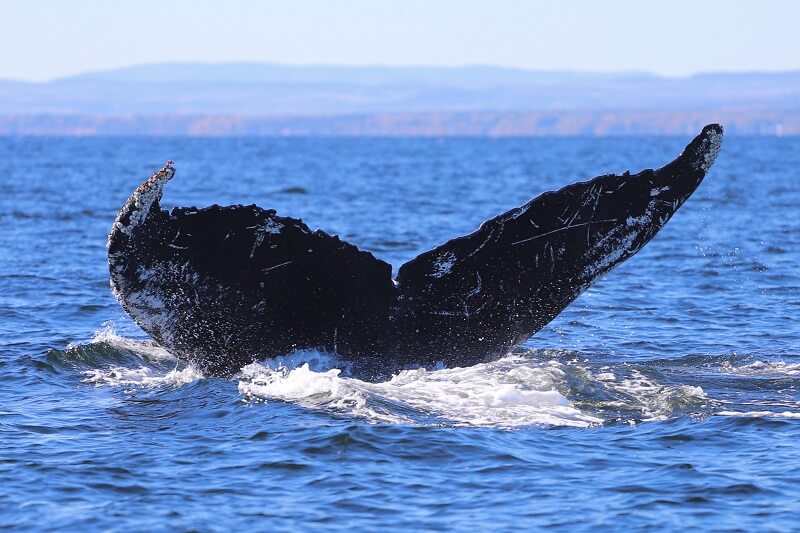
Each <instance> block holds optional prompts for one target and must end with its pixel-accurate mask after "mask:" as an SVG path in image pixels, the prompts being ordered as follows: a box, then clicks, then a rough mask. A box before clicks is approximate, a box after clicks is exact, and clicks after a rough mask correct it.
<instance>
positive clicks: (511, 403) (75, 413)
mask: <svg viewBox="0 0 800 533" xmlns="http://www.w3.org/2000/svg"><path fill="white" fill-rule="evenodd" d="M690 137H691V135H688V134H687V136H686V138H630V139H622V138H619V139H589V138H587V139H548V138H544V139H502V140H499V139H498V140H488V139H311V138H309V139H263V138H258V139H256V138H253V139H248V138H243V139H189V138H174V139H172V138H131V139H125V138H106V139H102V138H72V139H60V138H24V139H13V138H5V139H0V529H5V528H14V527H15V526H16V527H19V528H21V529H43V530H68V529H77V528H82V529H92V530H94V529H102V530H110V531H116V530H119V531H131V530H137V531H141V530H175V529H178V530H200V531H216V530H219V531H224V530H229V529H234V528H245V527H247V528H251V529H257V530H267V531H281V530H301V529H330V530H352V529H367V530H373V529H379V528H381V529H409V528H411V529H422V530H440V529H441V530H482V529H492V530H511V529H516V528H520V527H526V528H533V527H544V526H555V527H557V528H560V529H565V530H570V531H573V530H594V529H596V528H598V527H601V528H607V529H622V528H637V529H639V528H645V527H648V526H651V527H660V528H667V529H678V528H681V529H683V528H692V527H695V528H700V529H703V530H732V529H741V530H752V529H758V530H789V529H797V528H798V527H800V270H798V267H797V265H798V260H800V210H798V203H800V170H798V169H800V139H799V138H741V137H740V138H735V137H733V138H729V139H726V141H725V143H724V146H723V149H722V152H721V154H720V157H719V159H718V160H717V163H716V165H715V166H714V167H713V168H712V170H711V172H710V174H709V175H708V177H707V178H706V180H705V182H704V183H703V184H702V185H701V186H700V188H699V189H698V191H697V192H696V193H695V194H694V196H693V197H692V198H691V199H690V200H689V201H688V202H687V203H686V205H685V206H684V207H683V208H681V210H680V211H679V212H678V213H677V215H676V216H675V217H674V218H673V219H672V221H670V222H669V224H667V226H666V227H665V228H664V229H663V230H662V231H661V233H660V234H659V235H658V236H657V237H656V238H655V239H654V240H653V241H652V242H651V243H650V244H648V245H647V246H646V247H645V249H644V250H643V251H642V252H640V253H639V254H638V255H637V256H635V257H634V258H632V259H631V260H629V261H628V262H626V263H625V264H623V265H622V266H620V267H619V268H617V269H616V270H614V271H612V272H611V273H609V274H608V275H606V276H605V277H604V278H603V279H601V280H600V281H599V282H598V283H597V284H596V285H594V286H593V287H592V288H590V289H589V290H588V291H587V292H586V293H585V294H584V295H582V296H581V297H580V298H579V299H578V300H577V301H576V302H575V303H574V304H573V305H572V306H570V307H569V308H568V309H567V310H566V311H565V312H564V313H562V314H561V315H560V316H559V317H558V318H557V319H556V320H555V321H553V322H552V323H551V324H550V325H549V326H548V327H547V328H546V329H544V330H543V331H541V332H539V333H538V334H537V335H536V336H534V337H533V338H531V339H530V340H529V341H528V342H527V343H526V345H525V346H524V348H523V349H520V350H517V351H515V353H513V354H510V355H509V356H507V357H505V358H503V359H501V360H500V361H496V362H493V363H487V364H482V365H478V366H476V367H472V368H466V369H435V370H428V371H424V370H416V371H406V372H402V373H400V374H397V375H395V376H394V377H393V378H392V379H391V380H390V381H387V382H384V383H366V382H362V381H359V380H357V379H354V378H350V377H347V376H346V375H345V374H341V373H339V372H338V370H337V368H338V367H340V366H341V362H339V361H336V360H332V359H330V358H327V357H325V356H323V355H321V354H314V353H306V354H296V355H295V356H293V357H289V358H285V359H284V360H281V361H271V362H265V363H264V364H255V365H250V366H248V367H246V368H244V369H243V370H242V372H241V373H240V374H239V375H238V376H236V377H235V378H233V379H230V380H226V379H216V378H205V377H203V376H202V374H200V373H199V372H197V371H196V370H194V369H192V368H191V367H187V366H186V365H185V364H184V363H182V362H181V361H179V360H177V359H175V358H174V357H172V356H171V355H170V354H168V353H166V352H165V351H163V350H161V349H160V348H158V347H157V346H154V345H153V344H152V343H151V342H150V341H148V340H147V338H146V336H145V335H144V334H143V333H142V332H141V331H140V330H139V329H138V328H137V327H136V326H135V325H134V324H132V322H131V321H130V320H129V319H127V318H126V317H125V315H124V313H123V311H122V309H121V308H120V307H119V305H118V304H117V303H116V301H115V300H114V298H113V297H112V295H111V293H110V291H109V288H108V273H107V266H106V251H105V242H106V234H107V232H108V230H109V227H110V225H111V222H112V220H113V218H114V216H115V214H116V211H117V209H118V208H119V207H120V206H121V205H122V203H123V202H124V200H125V199H126V198H127V197H128V195H129V194H130V192H131V191H132V190H133V189H134V188H135V187H136V186H137V185H138V183H139V182H140V181H141V180H143V179H144V178H146V177H148V176H149V175H150V174H151V173H152V172H153V171H154V170H156V169H158V168H160V167H161V165H163V163H164V161H165V160H166V159H174V160H175V162H176V168H177V174H176V177H175V179H174V180H173V181H172V182H171V183H170V184H169V186H168V187H167V189H166V193H165V198H164V201H163V204H164V205H165V206H172V205H198V206H205V205H209V204H212V203H219V204H223V205H224V204H232V203H243V204H248V203H257V204H259V205H261V206H262V207H272V208H276V209H277V210H278V213H279V214H284V215H292V216H296V217H301V218H303V220H304V221H305V222H307V223H308V224H309V225H310V226H312V227H319V228H322V229H324V230H326V231H329V232H332V233H338V234H339V235H341V236H342V237H343V238H345V239H346V240H348V241H350V242H353V243H355V244H357V245H358V246H359V247H361V248H363V249H367V250H371V251H373V252H374V253H375V254H376V255H377V256H378V257H380V258H382V259H385V260H387V261H389V262H391V263H392V264H393V265H395V268H396V267H398V266H399V265H400V264H402V263H403V262H405V261H407V260H409V259H411V258H413V257H414V256H415V255H416V254H418V253H420V252H422V251H424V250H427V249H429V248H431V247H432V246H434V245H436V244H438V243H441V242H443V241H445V240H447V239H449V238H451V237H453V236H456V235H460V234H465V233H468V232H470V231H472V230H473V229H474V228H475V227H477V225H478V224H479V223H480V222H481V221H483V220H484V219H486V218H488V217H490V216H492V215H495V214H497V213H499V212H501V211H504V210H506V209H508V208H510V207H513V206H516V205H519V204H522V203H524V202H525V201H527V200H528V199H530V198H531V197H533V196H535V195H537V194H539V193H541V192H544V191H546V190H550V189H554V188H557V187H560V186H562V185H565V184H567V183H571V182H573V181H577V180H584V179H587V178H590V177H593V176H596V175H599V174H602V173H606V172H621V171H625V170H632V171H634V172H636V171H638V170H640V169H643V168H648V167H654V166H660V165H662V164H664V163H666V162H668V161H669V160H671V159H672V158H673V157H674V156H676V155H677V154H678V153H679V152H680V151H681V150H682V148H683V146H684V145H685V144H686V143H687V142H688V141H689V140H690ZM306 364H307V366H306Z"/></svg>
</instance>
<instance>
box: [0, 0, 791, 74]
mask: <svg viewBox="0 0 800 533" xmlns="http://www.w3.org/2000/svg"><path fill="white" fill-rule="evenodd" d="M798 21H800V1H795V0H759V1H745V0H669V1H662V0H659V1H656V0H638V1H637V0H559V1H553V0H550V1H538V0H485V1H475V0H396V1H388V0H335V1H334V0H279V1H256V0H252V1H247V0H225V1H211V0H191V1H187V0H136V1H127V0H116V1H108V0H69V1H66V0H0V78H5V79H18V80H27V81H45V80H49V79H53V78H58V77H62V76H67V75H71V74H76V73H80V72H86V71H92V70H105V69H113V68H117V67H123V66H129V65H136V64H143V63H157V62H174V61H201V62H226V61H254V62H268V63H284V64H339V65H415V66H419V65H430V66H456V65H476V64H477V65H498V66H508V67H520V68H527V69H547V70H579V71H604V72H618V71H648V72H653V73H656V74H662V75H667V76H686V75H690V74H693V73H697V72H708V71H754V70H759V71H777V70H792V69H800V31H798V28H797V24H798Z"/></svg>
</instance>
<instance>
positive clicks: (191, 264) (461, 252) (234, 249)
mask: <svg viewBox="0 0 800 533" xmlns="http://www.w3.org/2000/svg"><path fill="white" fill-rule="evenodd" d="M721 136H722V128H721V127H720V126H718V125H710V126H706V127H705V128H704V129H703V131H702V132H701V133H700V135H698V136H697V137H696V138H695V139H694V140H693V141H692V142H691V143H690V144H689V145H688V146H687V148H686V149H685V150H684V152H683V153H682V154H681V155H680V156H679V157H678V158H677V159H675V160H674V161H672V162H671V163H669V164H667V165H665V166H664V167H662V168H660V169H658V170H644V171H642V172H640V173H638V174H635V175H631V174H628V173H625V174H623V175H606V176H600V177H597V178H594V179H592V180H589V181H586V182H581V183H575V184H572V185H568V186H566V187H564V188H562V189H560V190H558V191H555V192H548V193H545V194H542V195H541V196H539V197H537V198H535V199H534V200H531V201H530V202H529V203H527V204H525V205H524V206H522V207H520V208H517V209H512V210H511V211H509V212H507V213H504V214H502V215H499V216H497V217H495V218H492V219H490V220H487V221H486V222H484V223H483V224H482V225H481V226H480V228H478V229H477V230H476V231H475V232H473V233H471V234H469V235H467V236H464V237H459V238H456V239H453V240H451V241H448V242H446V243H444V244H442V245H441V246H438V247H436V248H434V249H433V250H430V251H428V252H425V253H423V254H421V255H419V256H418V257H416V258H415V259H413V260H412V261H409V262H408V263H406V264H404V265H403V266H401V267H400V269H399V272H398V275H397V278H396V280H392V277H391V276H392V268H391V266H390V265H389V264H387V263H385V262H383V261H381V260H379V259H376V258H375V257H374V256H373V255H372V254H371V253H369V252H365V251H360V250H359V249H358V248H356V247H355V246H353V245H351V244H348V243H346V242H343V241H341V240H340V239H339V238H338V237H337V236H332V235H329V234H327V233H325V232H322V231H319V230H316V231H314V230H311V229H309V228H308V227H307V226H306V225H305V224H304V223H303V222H302V221H300V220H297V219H292V218H288V217H280V216H278V215H277V214H276V213H275V211H273V210H268V209H262V208H259V207H257V206H255V205H252V206H241V205H236V206H230V207H220V206H216V205H214V206H211V207H207V208H203V209H197V208H194V207H192V208H175V209H173V210H172V211H171V212H170V213H167V212H166V211H163V210H162V209H161V207H160V205H159V200H160V196H161V189H160V187H163V184H164V183H165V182H166V181H168V180H169V179H170V178H171V177H172V173H173V172H174V170H173V169H172V167H171V165H168V166H167V167H165V168H164V169H162V170H161V171H160V172H159V173H157V174H156V175H154V176H153V177H152V178H151V179H150V180H148V181H147V182H145V183H143V184H142V185H141V186H140V187H139V189H137V191H136V192H135V193H134V195H132V196H131V198H130V199H129V200H128V202H126V204H125V205H124V206H123V208H122V209H121V211H120V214H119V215H118V218H117V223H115V226H114V228H112V231H111V234H110V236H109V267H110V271H111V273H112V288H114V289H115V294H117V296H118V298H119V299H120V302H121V304H122V305H123V307H124V308H125V310H126V311H127V312H128V313H129V314H130V315H131V317H132V318H133V319H134V320H135V321H136V322H137V323H138V324H139V325H140V326H141V327H142V328H143V329H144V330H145V331H146V332H147V333H148V334H149V335H151V336H152V337H153V338H154V339H155V340H156V341H157V342H158V343H159V344H161V345H163V346H164V347H165V348H166V349H168V350H169V351H171V352H172V353H174V354H176V355H178V356H179V357H181V358H183V359H185V360H187V361H191V362H193V363H194V364H196V365H197V366H199V367H200V368H202V369H203V370H204V371H205V372H206V374H208V375H221V376H229V375H231V374H232V373H235V372H236V371H237V370H238V369H239V368H241V367H242V366H243V365H245V364H247V363H250V362H252V361H255V360H259V359H263V358H268V357H273V356H277V355H284V354H287V353H290V352H292V351H295V350H303V349H316V350H322V351H326V352H330V353H335V354H337V355H339V356H341V357H343V358H346V359H349V360H351V361H353V362H354V363H355V369H356V371H357V373H359V374H361V375H362V376H363V377H367V378H373V377H374V378H377V377H380V376H382V375H385V374H386V373H388V372H390V371H392V370H394V369H397V368H399V367H408V366H417V365H423V366H427V365H432V364H435V363H437V362H440V361H441V362H444V363H445V364H447V365H448V366H468V365H472V364H475V363H478V362H481V361H485V360H488V359H492V358H496V357H499V356H502V355H504V354H505V353H507V352H508V351H509V350H511V349H512V348H513V347H515V346H516V345H518V344H520V343H522V342H524V341H525V340H527V339H528V338H529V337H530V336H531V335H533V334H534V333H535V332H536V331H538V330H539V329H541V328H542V327H543V326H545V325H546V324H547V323H548V322H550V321H551V320H552V319H553V318H554V317H555V316H556V315H558V314H559V313H560V312H561V311H562V310H563V309H564V308H565V307H567V306H568V305H569V304H570V303H571V302H572V301H573V300H574V299H575V298H576V297H577V296H578V295H579V294H580V293H581V292H582V291H583V290H585V289H586V288H587V287H588V286H589V285H591V283H592V282H594V281H595V280H596V279H597V278H598V277H600V276H602V275H603V274H605V273H606V272H608V271H609V270H611V269H612V268H614V267H615V266H616V265H618V264H619V263H621V262H622V261H624V260H626V259H627V258H629V257H631V256H632V255H633V254H635V253H636V252H637V251H638V250H639V249H641V248H642V246H644V245H645V244H646V243H647V242H648V241H649V240H650V239H651V238H652V237H653V236H654V235H655V234H656V233H657V232H658V230H659V229H660V228H661V227H662V226H663V225H664V224H665V223H666V222H667V221H668V220H669V219H670V217H671V216H672V215H673V214H674V213H675V211H676V210H677V209H678V208H679V207H680V206H681V205H682V204H683V202H684V201H685V200H686V199H687V198H688V197H689V196H690V195H691V194H692V193H693V192H694V190H695V189H696V188H697V186H698V185H699V184H700V182H701V181H702V179H703V177H704V176H705V173H706V172H707V170H708V168H709V166H710V165H711V164H712V163H713V160H714V157H715V156H716V153H717V151H718V150H719V145H720V141H721ZM152 187H158V191H157V194H154V195H153V196H154V200H153V202H152V204H151V205H150V206H149V209H148V208H147V207H146V206H145V207H144V209H143V208H142V206H139V205H137V197H136V195H137V193H138V194H140V195H141V194H146V193H148V191H149V189H150V188H152ZM153 190H155V189H153ZM139 203H141V202H139ZM137 210H138V211H142V210H144V211H145V212H146V217H144V220H143V221H140V222H139V223H136V224H133V223H132V220H134V219H135V218H136V217H137V216H139V215H141V213H138V215H137ZM140 218H141V217H140ZM123 229H127V231H123ZM154 317H155V318H154Z"/></svg>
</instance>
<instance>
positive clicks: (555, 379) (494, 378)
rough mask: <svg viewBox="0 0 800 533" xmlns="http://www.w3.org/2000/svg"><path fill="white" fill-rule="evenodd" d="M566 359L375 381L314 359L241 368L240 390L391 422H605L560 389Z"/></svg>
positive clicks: (513, 361)
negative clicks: (348, 374) (315, 362)
mask: <svg viewBox="0 0 800 533" xmlns="http://www.w3.org/2000/svg"><path fill="white" fill-rule="evenodd" d="M562 366H563V365H562V364H561V363H558V362H556V361H549V362H545V363H538V364H533V363H532V362H531V361H530V360H529V359H526V358H522V357H518V356H509V357H506V358H504V359H501V360H499V361H495V362H492V363H484V364H478V365H475V366H472V367H469V368H451V369H440V370H432V371H431V370H424V369H418V370H405V371H402V372H399V373H398V374H396V375H395V376H393V377H392V379H390V380H389V381H386V382H382V383H369V382H365V381H361V380H358V379H354V378H346V377H342V376H341V374H340V371H339V370H337V369H320V371H319V372H315V371H313V370H312V368H311V366H309V364H307V363H304V364H303V365H302V366H300V367H297V368H285V367H283V368H280V367H276V366H275V365H274V364H272V365H262V364H253V365H249V366H248V367H245V368H244V369H243V370H242V373H241V375H240V381H239V391H240V392H241V393H242V394H243V395H245V397H246V398H249V399H261V400H282V401H292V402H298V403H300V404H303V405H306V406H308V407H315V408H333V409H336V410H346V411H348V412H349V413H350V414H353V415H356V416H360V417H363V418H367V419H369V420H374V421H384V422H399V423H409V422H413V421H414V420H415V419H419V418H427V419H433V420H436V421H439V422H441V423H451V424H456V425H471V426H497V427H519V426H531V425H548V426H578V427H586V426H590V425H594V424H599V423H601V422H602V419H600V418H597V417H595V416H592V415H589V414H586V413H583V412H581V411H580V410H579V409H577V408H576V407H574V406H573V405H572V403H571V402H570V401H569V400H568V399H567V398H566V397H564V396H563V395H562V394H561V393H559V392H558V391H557V390H556V389H555V385H556V384H557V383H562V380H563V377H564V375H565V373H564V370H563V369H562V368H561V367H562ZM390 406H393V407H394V408H391V407H390ZM408 413H413V415H412V414H408Z"/></svg>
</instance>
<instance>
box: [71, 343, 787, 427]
mask: <svg viewBox="0 0 800 533" xmlns="http://www.w3.org/2000/svg"><path fill="white" fill-rule="evenodd" d="M91 343H105V344H108V345H110V346H113V347H117V348H120V349H125V350H128V351H131V352H134V353H136V354H137V355H140V356H141V357H142V363H141V364H137V365H130V366H129V367H125V366H120V365H110V366H107V367H103V368H96V369H92V370H88V371H86V372H84V376H85V379H84V381H85V382H86V383H91V384H94V385H96V386H111V387H130V388H133V389H139V388H147V387H161V386H167V387H170V386H171V387H179V386H181V385H184V384H187V383H191V382H192V381H195V380H197V379H202V378H203V375H202V373H201V372H199V371H198V370H196V369H195V368H193V367H191V366H188V367H179V364H180V363H179V362H178V361H177V360H176V359H175V358H174V357H173V356H172V355H171V354H169V353H168V352H166V351H165V350H163V349H162V348H160V347H158V346H156V345H155V344H153V343H152V342H148V341H137V340H132V339H128V338H125V337H122V336H119V335H117V334H116V333H115V332H114V331H113V329H111V328H106V329H104V330H102V331H100V332H98V333H97V334H96V335H95V336H94V338H93V339H92V340H91V341H90V344H91ZM529 355H530V356H529ZM562 355H563V354H557V353H550V352H533V353H532V354H527V355H508V356H506V357H504V358H502V359H500V360H498V361H493V362H490V363H482V364H478V365H475V366H472V367H467V368H436V369H432V370H431V369H429V370H425V369H416V370H404V371H401V372H398V373H397V374H395V375H394V376H392V377H391V379H389V380H388V381H384V382H379V383H371V382H366V381H362V380H359V379H356V378H353V377H348V373H349V372H348V371H349V369H348V368H347V365H346V363H345V362H343V361H341V360H339V359H337V358H336V357H333V356H329V355H326V354H322V353H319V352H313V351H311V352H298V353H294V354H291V355H287V356H283V357H276V358H273V359H269V360H266V361H263V362H259V363H253V364H250V365H247V366H245V367H243V368H242V369H241V371H240V372H239V374H238V375H237V376H236V379H237V380H238V390H239V393H240V394H242V395H243V396H244V398H245V400H246V401H284V402H292V403H296V404H298V405H302V406H304V407H308V408H312V409H319V410H324V411H329V412H336V413H341V414H342V415H344V416H353V417H358V418H362V419H366V420H369V421H374V422H383V423H402V424H417V423H422V424H447V425H465V426H491V427H501V428H515V427H524V426H572V427H589V426H593V425H598V424H602V423H604V421H605V420H606V419H607V418H613V419H617V418H618V417H619V413H620V411H627V412H628V413H629V415H625V416H631V417H632V418H633V419H637V420H663V419H665V418H667V417H668V416H670V415H671V414H672V413H673V412H674V411H675V410H676V409H680V408H681V407H684V406H697V405H701V404H703V403H704V402H705V401H706V400H707V397H706V394H705V392H704V391H703V389H702V388H700V387H695V386H688V385H670V386H666V385H663V384H661V383H658V382H657V381H656V380H654V379H653V378H652V377H649V376H647V375H645V374H644V373H643V371H640V370H637V369H635V368H630V367H628V366H626V365H622V366H617V365H613V366H602V367H598V368H594V369H592V368H591V367H590V366H588V365H584V364H578V363H576V362H575V361H573V360H570V361H565V360H564V358H563V357H561V356H562ZM543 356H544V357H543ZM553 357H555V359H553ZM164 363H168V364H169V365H170V366H172V367H173V368H172V369H169V368H166V369H165V366H166V365H165V364H164ZM173 363H174V364H173ZM748 367H752V368H751V371H754V370H757V369H759V368H760V366H759V365H755V366H753V365H748ZM798 367H800V365H798ZM784 370H785V368H784ZM795 370H797V371H800V368H794V367H790V368H789V371H795ZM597 387H600V388H601V390H603V391H605V392H604V393H603V394H601V395H600V396H599V397H598V396H596V394H597V389H596V388H597ZM607 414H610V417H609V415H607Z"/></svg>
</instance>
